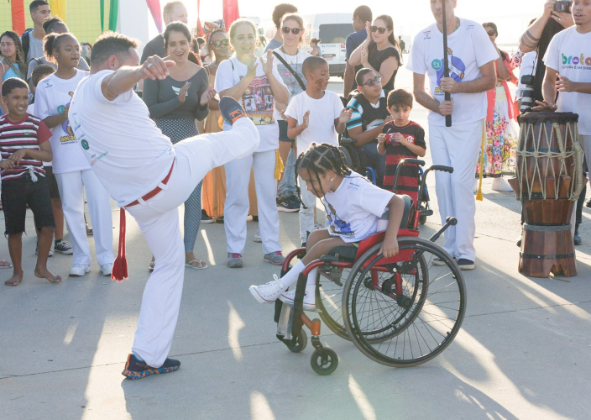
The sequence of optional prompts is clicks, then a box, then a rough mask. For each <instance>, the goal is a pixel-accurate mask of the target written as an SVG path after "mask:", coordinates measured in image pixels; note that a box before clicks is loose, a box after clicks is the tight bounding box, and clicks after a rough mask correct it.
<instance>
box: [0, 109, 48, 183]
mask: <svg viewBox="0 0 591 420" xmlns="http://www.w3.org/2000/svg"><path fill="white" fill-rule="evenodd" d="M50 137H51V131H49V128H47V126H46V125H45V123H44V122H43V121H42V120H41V119H40V118H37V117H34V116H32V115H30V114H27V115H26V117H25V118H23V119H22V120H21V121H17V122H12V121H10V120H9V119H8V116H6V115H3V116H2V117H0V153H1V154H2V160H5V159H8V158H9V157H10V156H11V155H12V154H13V153H14V152H16V151H17V150H19V149H32V150H40V148H39V145H40V144H42V143H45V142H46V141H48V140H49V138H50ZM27 173H30V174H31V175H33V174H35V175H40V176H45V170H44V169H43V162H41V161H40V160H35V159H31V158H29V157H26V158H23V159H21V161H20V164H19V165H18V166H15V167H14V168H12V169H6V170H2V181H7V180H10V179H16V178H20V177H22V176H24V175H25V174H27Z"/></svg>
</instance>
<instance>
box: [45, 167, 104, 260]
mask: <svg viewBox="0 0 591 420" xmlns="http://www.w3.org/2000/svg"><path fill="white" fill-rule="evenodd" d="M55 179H56V181H57V186H58V188H59V190H60V197H61V199H62V208H63V210H64V217H65V219H66V224H67V225H68V231H69V232H70V239H71V240H72V251H73V252H74V255H73V261H72V265H90V262H91V257H90V248H89V246H88V238H87V236H86V222H85V221H84V194H83V188H85V189H86V200H87V201H88V210H89V211H90V220H91V222H92V231H93V234H92V236H93V238H94V244H95V248H96V259H97V262H98V263H99V265H104V264H113V218H112V212H111V200H110V198H109V193H108V192H107V190H106V189H105V187H103V184H101V182H100V181H99V179H98V178H97V177H96V175H95V174H94V172H93V171H92V170H91V169H87V170H85V171H75V172H67V173H64V174H55Z"/></svg>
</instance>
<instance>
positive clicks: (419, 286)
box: [342, 237, 466, 367]
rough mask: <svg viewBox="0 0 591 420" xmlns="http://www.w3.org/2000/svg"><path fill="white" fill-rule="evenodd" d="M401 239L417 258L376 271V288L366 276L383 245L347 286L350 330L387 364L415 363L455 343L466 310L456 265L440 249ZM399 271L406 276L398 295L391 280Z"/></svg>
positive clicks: (355, 268) (346, 317)
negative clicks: (392, 289) (388, 282)
mask: <svg viewBox="0 0 591 420" xmlns="http://www.w3.org/2000/svg"><path fill="white" fill-rule="evenodd" d="M398 243H399V247H400V252H401V253H403V252H404V253H409V254H412V258H411V257H409V258H410V259H409V260H408V261H404V262H401V263H396V264H388V265H384V266H380V268H381V269H382V270H373V273H377V274H376V276H378V277H377V279H378V281H377V283H378V285H377V287H376V286H375V283H373V281H372V282H371V283H368V281H367V274H368V273H372V268H373V267H374V266H375V264H376V263H377V262H378V258H377V256H378V253H379V250H380V246H381V244H377V245H375V246H374V247H372V248H371V249H370V250H369V251H367V252H366V253H365V254H364V255H363V256H362V257H361V258H360V259H359V260H358V261H357V262H356V263H355V265H354V266H353V268H352V270H351V275H350V276H349V279H348V280H347V284H346V285H345V288H344V292H343V303H342V308H343V310H342V312H343V320H344V324H345V328H346V330H347V333H348V335H349V337H350V339H351V341H353V343H354V344H355V346H356V347H357V348H358V349H359V350H360V351H361V352H362V353H363V354H365V355H366V356H367V357H369V358H370V359H372V360H374V361H376V362H378V363H381V364H384V365H387V366H392V367H411V366H416V365H419V364H422V363H425V362H427V361H429V360H431V359H433V358H434V357H436V356H437V355H438V354H440V353H441V352H442V351H443V350H445V348H447V346H449V344H451V342H452V341H453V339H454V338H455V336H456V335H457V333H458V332H459V330H460V328H461V325H462V321H463V318H464V314H465V311H466V290H465V286H464V280H463V277H462V273H461V271H460V270H459V268H458V266H457V264H456V263H455V261H454V260H453V259H452V258H451V257H450V255H449V254H448V253H447V252H445V251H444V250H443V249H442V248H441V247H439V246H438V245H436V244H434V243H432V242H429V241H428V240H425V239H421V238H411V237H406V238H399V240H398ZM436 259H437V260H436ZM434 262H436V263H435V264H434ZM384 268H387V270H386V271H384V270H383V269H384ZM394 269H396V270H397V272H398V273H399V274H400V276H401V279H402V292H403V294H402V295H400V296H397V297H395V296H394V293H392V291H391V287H392V283H390V285H387V284H386V282H387V281H390V282H391V279H388V278H387V276H388V275H391V276H392V274H393V273H394ZM382 274H383V275H384V276H383V277H382V276H381V275H382ZM409 285H410V286H409ZM385 291H389V293H386V292H385ZM410 291H412V293H410ZM376 314H378V316H376Z"/></svg>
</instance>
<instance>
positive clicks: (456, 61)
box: [432, 48, 466, 94]
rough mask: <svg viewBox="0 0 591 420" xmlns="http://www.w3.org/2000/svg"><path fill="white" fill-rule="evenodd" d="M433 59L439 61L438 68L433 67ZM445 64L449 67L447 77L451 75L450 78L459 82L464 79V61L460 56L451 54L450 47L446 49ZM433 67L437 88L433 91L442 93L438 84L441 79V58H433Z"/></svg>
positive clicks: (442, 69)
mask: <svg viewBox="0 0 591 420" xmlns="http://www.w3.org/2000/svg"><path fill="white" fill-rule="evenodd" d="M435 61H439V64H438V66H439V69H436V68H435V65H434V63H435ZM447 64H448V67H449V77H451V78H452V79H454V80H455V81H456V82H461V81H462V80H463V79H464V76H465V73H464V72H465V71H466V65H465V64H464V62H463V61H462V59H461V58H460V57H456V56H455V55H454V54H453V50H452V49H451V48H448V49H447ZM432 66H433V69H434V70H435V71H436V72H437V88H436V89H435V93H436V94H442V93H444V92H443V90H441V88H440V86H441V79H442V78H443V71H444V68H443V59H442V60H434V61H433V64H432Z"/></svg>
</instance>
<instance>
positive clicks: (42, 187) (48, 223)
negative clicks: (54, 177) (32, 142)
mask: <svg viewBox="0 0 591 420" xmlns="http://www.w3.org/2000/svg"><path fill="white" fill-rule="evenodd" d="M37 178H38V180H37V182H33V181H31V178H30V176H29V175H28V174H27V175H24V176H22V177H20V178H17V179H10V180H7V181H2V205H3V206H4V222H5V223H6V231H5V233H4V234H5V235H13V234H17V233H23V232H24V231H25V219H26V215H27V204H28V205H29V208H30V209H31V211H32V212H33V216H34V218H35V226H37V229H41V228H43V227H55V221H54V219H53V210H52V208H51V199H50V198H49V189H48V188H47V180H46V179H45V177H42V176H38V177H37Z"/></svg>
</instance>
